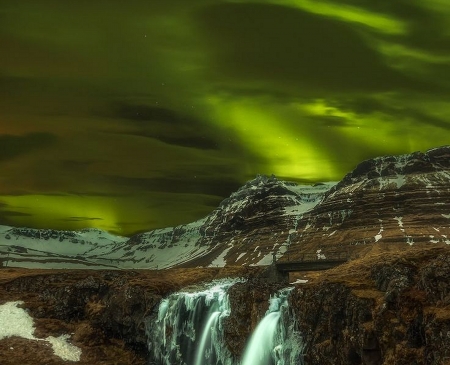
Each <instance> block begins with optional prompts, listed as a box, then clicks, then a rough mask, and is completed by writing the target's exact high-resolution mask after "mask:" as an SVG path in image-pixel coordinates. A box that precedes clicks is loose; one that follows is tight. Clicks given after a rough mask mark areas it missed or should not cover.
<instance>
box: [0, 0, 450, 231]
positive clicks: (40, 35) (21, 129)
mask: <svg viewBox="0 0 450 365" xmlns="http://www.w3.org/2000/svg"><path fill="white" fill-rule="evenodd" d="M0 45H1V54H2V55H1V57H0V171H1V174H0V224H8V225H18V226H30V227H39V228H44V227H45V228H56V229H80V228H84V227H97V228H101V229H105V230H108V231H111V232H114V233H117V234H123V235H130V234H132V233H134V232H138V231H142V230H150V229H153V228H157V227H165V226H171V225H176V224H180V223H187V222H190V221H193V220H195V219H198V218H201V217H203V216H204V215H206V214H207V213H209V212H210V211H211V210H212V209H214V208H215V207H216V206H217V205H218V203H219V202H220V201H221V200H222V199H223V198H224V197H226V196H228V195H229V194H230V193H231V192H232V191H234V190H235V189H237V188H238V187H239V186H241V185H242V184H243V183H245V181H247V180H249V179H251V178H253V177H254V176H255V175H256V174H268V175H270V174H275V175H276V176H277V177H279V178H282V179H287V180H294V181H299V182H310V183H313V182H318V181H330V180H339V179H341V178H342V177H343V176H344V175H345V174H346V173H347V172H348V171H350V170H351V169H353V168H354V167H355V165H356V164H358V163H359V162H361V161H362V160H364V159H367V158H370V157H375V156H379V155H386V154H400V153H409V152H413V151H417V150H421V151H424V150H426V149H427V148H432V147H437V146H440V145H444V144H449V143H450V133H449V130H450V118H449V114H450V97H449V96H450V3H449V2H448V1H447V0H421V1H419V0H394V1H374V0H371V1H364V0H362V1H352V0H344V1H334V2H333V1H313V0H267V1H263V0H259V1H258V0H253V1H252V0H248V1H245V0H241V1H239V0H234V1H233V0H230V1H226V0H146V1H143V0H138V1H133V0H131V1H127V2H125V1H119V0H109V1H106V0H105V1H102V0H98V1H86V0H80V1H59V0H21V1H16V0H4V1H2V4H1V5H0Z"/></svg>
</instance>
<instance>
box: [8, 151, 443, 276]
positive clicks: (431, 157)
mask: <svg viewBox="0 0 450 365" xmlns="http://www.w3.org/2000/svg"><path fill="white" fill-rule="evenodd" d="M449 205H450V147H448V146H447V147H441V148H436V149H433V150H430V151H427V152H426V153H420V152H416V153H413V154H409V155H402V156H386V157H379V158H375V159H371V160H367V161H364V162H362V163H361V164H360V165H358V166H357V167H356V168H355V170H353V171H352V172H350V173H349V174H348V175H347V176H345V177H344V179H343V180H342V181H340V182H339V183H337V184H336V183H327V184H317V185H314V186H305V185H303V186H302V185H297V184H295V183H290V182H286V181H280V180H278V179H276V178H275V177H273V176H272V177H267V176H257V177H256V178H255V179H254V180H251V181H249V182H248V183H247V184H245V185H244V186H243V187H242V188H240V189H239V190H238V191H236V192H235V193H233V194H231V196H230V197H229V198H227V199H225V200H224V201H223V202H222V203H221V204H220V206H219V207H218V208H217V209H215V210H214V211H213V212H211V214H209V215H208V216H207V217H205V218H203V219H201V220H199V221H196V222H193V223H190V224H186V225H181V226H178V227H174V228H165V229H158V230H154V231H151V232H146V233H142V234H138V235H135V236H133V237H131V238H129V239H127V238H124V237H115V236H112V235H109V234H108V233H106V232H101V231H99V230H84V231H80V232H65V231H64V232H63V231H52V230H33V229H25V228H20V229H19V228H11V227H1V229H0V255H1V256H0V257H1V259H0V261H2V260H3V263H4V264H5V265H6V264H7V265H8V266H22V267H35V268H38V267H42V268H44V267H46V268H65V267H73V268H77V267H90V268H105V267H112V268H153V269H154V268H167V267H176V266H192V267H196V266H203V267H207V266H213V267H216V266H226V265H236V264H237V265H267V264H269V263H270V262H272V258H273V256H276V258H277V259H281V260H293V259H299V258H302V257H303V258H304V257H305V256H309V257H310V258H314V257H317V254H316V253H317V251H318V250H320V257H322V258H326V257H327V256H331V255H333V252H334V251H339V252H344V253H347V252H348V253H349V254H350V253H351V255H353V256H355V255H357V254H358V252H359V251H360V250H364V248H365V247H366V246H367V245H370V244H373V243H375V242H383V243H400V244H404V245H413V244H417V243H425V242H431V243H435V244H450V208H449Z"/></svg>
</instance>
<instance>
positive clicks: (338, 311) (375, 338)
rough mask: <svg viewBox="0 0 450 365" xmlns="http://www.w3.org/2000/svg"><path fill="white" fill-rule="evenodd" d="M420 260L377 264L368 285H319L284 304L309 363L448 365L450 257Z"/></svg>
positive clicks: (304, 289) (301, 290)
mask: <svg viewBox="0 0 450 365" xmlns="http://www.w3.org/2000/svg"><path fill="white" fill-rule="evenodd" d="M420 256H421V254H420V253H419V254H418V257H416V258H415V260H417V261H415V260H408V261H406V262H402V260H395V261H394V262H392V261H391V262H388V263H378V264H375V265H374V266H372V267H371V270H370V274H368V275H369V279H370V281H371V282H372V283H373V284H369V285H368V286H363V285H361V283H362V282H363V280H361V282H360V283H358V284H357V285H355V284H350V285H348V284H344V283H338V282H327V281H324V282H321V283H320V284H318V285H311V286H309V285H306V286H304V287H299V288H297V290H295V291H294V292H293V293H292V294H291V298H290V301H291V306H292V308H293V310H294V312H295V318H296V320H297V321H298V323H299V327H300V331H301V332H302V333H303V334H304V336H305V341H306V354H307V356H306V360H307V364H308V365H315V364H317V365H318V364H321V365H324V364H325V365H326V364H330V365H331V364H352V365H360V364H371V365H372V364H373V365H381V364H398V365H403V364H405V365H406V364H433V365H434V364H444V363H447V362H448V359H449V356H450V335H449V334H450V332H449V328H450V311H449V309H448V306H449V304H450V296H449V295H448V293H449V290H450V283H449V282H448V280H447V281H445V279H444V277H447V278H448V277H450V276H449V275H450V266H449V263H450V256H449V255H448V250H447V251H446V253H445V254H440V255H438V256H437V257H426V258H424V259H423V261H421V260H420V259H419V257H420ZM342 269H343V270H344V269H345V267H343V268H342ZM355 279H356V278H355ZM446 361H447V362H446Z"/></svg>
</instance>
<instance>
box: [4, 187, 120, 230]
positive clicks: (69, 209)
mask: <svg viewBox="0 0 450 365" xmlns="http://www.w3.org/2000/svg"><path fill="white" fill-rule="evenodd" d="M0 199H1V200H2V201H3V202H5V203H6V204H8V206H11V207H18V209H17V210H18V211H19V212H20V213H23V214H29V215H30V216H21V215H17V216H13V217H12V220H13V221H14V222H16V223H17V224H19V225H31V226H33V227H42V228H44V227H45V228H50V227H53V228H55V229H63V228H67V227H70V228H71V229H82V228H100V229H104V230H107V231H111V232H120V231H121V227H119V226H118V225H117V222H118V215H117V212H118V209H117V207H116V206H115V204H114V202H113V200H112V199H111V198H102V197H82V196H73V195H54V196H53V195H37V194H36V195H34V194H30V195H19V196H12V195H9V196H8V195H6V196H1V197H0Z"/></svg>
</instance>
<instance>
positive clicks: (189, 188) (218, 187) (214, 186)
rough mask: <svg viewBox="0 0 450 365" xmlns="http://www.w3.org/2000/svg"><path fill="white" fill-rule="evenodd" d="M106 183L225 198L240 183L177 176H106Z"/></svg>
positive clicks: (229, 178)
mask: <svg viewBox="0 0 450 365" xmlns="http://www.w3.org/2000/svg"><path fill="white" fill-rule="evenodd" d="M105 179H107V180H108V181H110V182H111V183H113V184H114V185H116V186H121V187H122V188H126V189H127V190H128V189H132V190H135V191H147V192H167V193H179V194H205V195H215V196H221V197H226V196H228V195H229V194H230V193H231V192H232V191H235V190H237V189H238V188H239V187H240V186H241V185H242V182H240V181H238V180H237V179H236V178H234V177H232V176H229V177H226V178H225V177H224V178H223V179H221V178H214V177H209V178H201V177H198V178H197V177H186V176H181V175H180V176H179V177H178V178H176V177H174V178H170V177H160V178H158V177H150V178H131V177H125V176H108V177H105Z"/></svg>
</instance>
